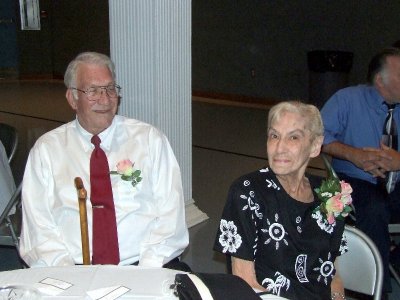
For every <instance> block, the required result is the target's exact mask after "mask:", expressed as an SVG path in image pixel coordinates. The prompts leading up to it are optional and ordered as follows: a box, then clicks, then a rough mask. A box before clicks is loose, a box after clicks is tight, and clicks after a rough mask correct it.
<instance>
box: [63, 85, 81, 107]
mask: <svg viewBox="0 0 400 300" xmlns="http://www.w3.org/2000/svg"><path fill="white" fill-rule="evenodd" d="M65 97H66V98H67V101H68V103H69V105H70V106H71V107H72V109H73V110H76V109H77V105H76V101H78V100H77V99H75V98H74V94H73V93H72V90H71V89H67V92H66V93H65Z"/></svg>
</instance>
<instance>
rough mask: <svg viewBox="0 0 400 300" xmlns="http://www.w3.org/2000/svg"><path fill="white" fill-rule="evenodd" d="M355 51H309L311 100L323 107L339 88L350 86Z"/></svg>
mask: <svg viewBox="0 0 400 300" xmlns="http://www.w3.org/2000/svg"><path fill="white" fill-rule="evenodd" d="M353 56H354V54H353V52H347V51H330V50H314V51H310V52H308V53H307V62H308V69H309V89H308V92H309V95H308V98H309V102H310V103H311V104H314V105H315V106H317V107H318V108H320V109H321V108H322V106H323V105H324V104H325V102H326V100H328V99H329V97H330V96H332V95H333V94H334V93H335V92H336V91H337V90H339V89H341V88H344V87H346V86H348V82H349V72H350V70H351V67H352V65H353Z"/></svg>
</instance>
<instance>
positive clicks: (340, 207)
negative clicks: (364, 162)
mask: <svg viewBox="0 0 400 300" xmlns="http://www.w3.org/2000/svg"><path fill="white" fill-rule="evenodd" d="M326 163H327V164H328V165H327V167H328V178H327V179H325V180H323V181H322V184H321V186H320V187H319V188H316V189H315V192H316V193H317V195H318V198H319V199H320V200H321V202H322V203H321V204H320V205H319V206H318V207H316V208H315V209H314V214H317V215H319V216H321V217H322V219H323V220H326V221H327V222H328V224H329V225H333V224H334V223H335V220H336V219H344V218H345V217H347V215H348V214H349V213H350V212H351V211H352V209H351V206H350V204H351V202H352V198H351V193H352V192H353V189H352V187H351V186H350V184H348V183H346V182H344V181H343V180H342V181H340V180H339V178H338V176H337V175H336V173H335V171H334V170H333V169H332V167H331V166H330V164H329V162H326Z"/></svg>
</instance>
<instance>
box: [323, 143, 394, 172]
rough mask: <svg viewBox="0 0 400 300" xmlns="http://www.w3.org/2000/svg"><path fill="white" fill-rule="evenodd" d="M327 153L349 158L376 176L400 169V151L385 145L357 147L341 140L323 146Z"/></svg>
mask: <svg viewBox="0 0 400 300" xmlns="http://www.w3.org/2000/svg"><path fill="white" fill-rule="evenodd" d="M322 150H323V151H324V152H325V153H327V154H329V155H331V156H333V157H337V158H340V159H344V160H347V161H349V162H351V163H353V164H354V165H355V166H356V167H358V168H360V169H362V170H364V171H365V172H368V173H370V174H371V175H372V176H374V177H382V178H385V174H386V172H387V171H393V170H400V153H399V152H397V151H395V150H393V149H391V148H389V147H387V146H385V145H381V148H372V147H365V148H355V147H352V146H349V145H346V144H342V143H340V142H333V143H331V144H327V145H324V146H323V149H322Z"/></svg>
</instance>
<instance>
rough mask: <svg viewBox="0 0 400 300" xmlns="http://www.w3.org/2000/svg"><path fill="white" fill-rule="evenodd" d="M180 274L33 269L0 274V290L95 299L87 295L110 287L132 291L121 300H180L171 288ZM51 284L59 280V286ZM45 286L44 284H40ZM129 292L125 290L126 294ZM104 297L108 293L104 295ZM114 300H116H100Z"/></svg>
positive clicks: (99, 268)
mask: <svg viewBox="0 0 400 300" xmlns="http://www.w3.org/2000/svg"><path fill="white" fill-rule="evenodd" d="M177 273H184V272H181V271H176V270H171V269H164V268H145V267H139V266H111V265H106V266H104V265H94V266H69V267H44V268H30V269H20V270H13V271H5V272H0V286H5V285H13V284H18V285H28V286H31V287H35V288H38V289H39V290H40V291H41V292H42V293H46V295H44V296H43V299H57V300H60V299H94V298H91V297H89V295H88V294H87V292H88V291H89V292H90V291H98V289H101V288H107V287H110V288H112V287H114V289H115V288H116V287H121V286H122V287H124V288H128V289H129V291H128V292H126V293H125V294H123V295H122V296H121V297H120V298H118V299H163V300H164V299H165V300H170V299H177V297H175V296H174V295H173V291H172V290H171V289H170V288H169V287H170V285H171V284H172V283H173V282H174V278H175V274H177ZM51 280H53V281H54V280H60V281H61V283H60V282H58V283H56V285H57V286H62V285H64V287H63V288H66V287H67V286H68V284H70V285H71V286H70V287H68V288H66V289H62V288H57V287H55V286H52V285H49V284H52V282H51ZM41 282H42V283H41ZM126 290H127V289H125V291H126ZM102 294H103V296H104V295H105V294H106V291H103V293H102ZM101 299H102V300H103V299H104V300H105V299H115V298H112V297H110V298H105V297H104V298H101Z"/></svg>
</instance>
